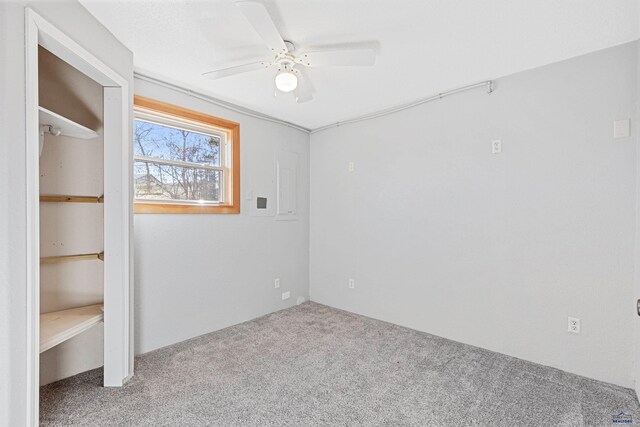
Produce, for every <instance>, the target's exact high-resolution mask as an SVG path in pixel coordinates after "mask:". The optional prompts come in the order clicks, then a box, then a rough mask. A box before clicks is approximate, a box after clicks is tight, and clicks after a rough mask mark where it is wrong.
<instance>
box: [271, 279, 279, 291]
mask: <svg viewBox="0 0 640 427" xmlns="http://www.w3.org/2000/svg"><path fill="white" fill-rule="evenodd" d="M273 287H274V288H275V289H278V288H279V287H280V278H277V279H276V280H274V281H273Z"/></svg>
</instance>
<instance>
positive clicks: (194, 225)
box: [134, 79, 309, 353]
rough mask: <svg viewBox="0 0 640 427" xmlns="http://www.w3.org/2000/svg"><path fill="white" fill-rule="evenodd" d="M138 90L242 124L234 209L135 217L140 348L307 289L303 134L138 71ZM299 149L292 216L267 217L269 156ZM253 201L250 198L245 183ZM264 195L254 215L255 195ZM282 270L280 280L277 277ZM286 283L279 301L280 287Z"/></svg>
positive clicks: (272, 184)
mask: <svg viewBox="0 0 640 427" xmlns="http://www.w3.org/2000/svg"><path fill="white" fill-rule="evenodd" d="M135 93H136V94H138V95H142V96H145V97H149V98H153V99H157V100H160V101H164V102H168V103H171V104H175V105H179V106H181V107H185V108H189V109H193V110H197V111H200V112H204V113H207V114H212V115H215V116H218V117H221V118H224V119H228V120H232V121H236V122H238V123H240V159H241V169H240V172H241V179H240V189H241V200H242V203H241V213H240V214H239V215H219V214H217V215H167V214H163V215H150V214H138V215H136V216H135V227H134V228H135V233H134V235H135V280H136V295H135V304H136V309H135V311H136V319H135V324H136V352H137V353H143V352H147V351H150V350H153V349H156V348H159V347H163V346H167V345H169V344H173V343H176V342H179V341H182V340H185V339H188V338H192V337H195V336H198V335H202V334H205V333H207V332H211V331H215V330H218V329H221V328H224V327H227V326H230V325H233V324H237V323H240V322H243V321H246V320H249V319H253V318H255V317H258V316H261V315H264V314H267V313H270V312H273V311H276V310H280V309H283V308H286V307H290V306H292V305H295V303H296V300H297V298H298V297H304V298H305V299H307V298H308V289H309V269H308V264H309V135H308V134H306V133H303V132H300V131H298V130H295V129H292V128H289V127H286V126H284V125H281V124H276V123H271V122H266V121H263V120H259V119H256V118H251V117H248V116H245V115H242V114H238V113H235V112H233V111H229V110H226V109H223V108H221V107H217V106H215V105H214V104H211V103H209V102H206V101H203V100H201V99H197V98H192V97H189V96H187V95H185V94H183V93H181V92H177V91H174V90H172V89H168V88H165V87H163V86H159V85H156V84H154V83H150V82H148V81H143V80H139V79H136V80H135ZM279 152H294V153H297V154H298V159H299V168H298V190H297V200H298V212H299V215H298V220H296V221H278V220H276V219H275V217H274V216H273V214H274V209H273V208H274V207H275V191H276V167H275V161H276V157H277V155H278V153H279ZM249 191H251V192H252V193H253V200H247V199H246V195H247V192H249ZM257 196H267V197H268V202H267V206H268V208H269V209H268V211H267V212H266V214H267V216H257V215H258V214H259V213H258V212H257V211H256V210H255V203H256V201H255V197H257ZM276 277H279V278H280V279H281V286H280V289H274V286H273V280H274V278H276ZM285 291H291V298H290V299H289V300H287V301H282V299H281V293H282V292H285Z"/></svg>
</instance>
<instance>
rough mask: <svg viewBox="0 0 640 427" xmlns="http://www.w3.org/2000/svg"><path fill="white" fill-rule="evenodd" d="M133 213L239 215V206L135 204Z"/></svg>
mask: <svg viewBox="0 0 640 427" xmlns="http://www.w3.org/2000/svg"><path fill="white" fill-rule="evenodd" d="M133 213H136V214H239V213H240V205H215V206H211V205H207V206H200V205H190V204H179V203H144V202H135V203H134V204H133Z"/></svg>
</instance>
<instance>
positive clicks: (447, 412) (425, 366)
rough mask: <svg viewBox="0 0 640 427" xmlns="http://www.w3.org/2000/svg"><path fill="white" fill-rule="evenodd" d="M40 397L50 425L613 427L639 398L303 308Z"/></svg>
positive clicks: (638, 413) (638, 411)
mask: <svg viewBox="0 0 640 427" xmlns="http://www.w3.org/2000/svg"><path fill="white" fill-rule="evenodd" d="M101 381H102V374H101V370H94V371H89V372H86V373H83V374H80V375H77V376H75V377H72V378H68V379H66V380H62V381H59V382H56V383H53V384H50V385H48V386H44V387H42V388H41V393H40V398H41V410H40V414H41V424H42V425H47V426H54V425H82V426H103V425H104V426H225V427H227V426H320V425H322V426H467V425H478V426H509V427H512V426H612V425H620V424H614V423H613V416H614V415H617V414H619V413H620V412H621V411H624V412H625V414H629V415H631V416H632V418H633V422H634V423H632V424H626V425H637V424H635V423H637V421H638V420H639V419H640V406H639V405H638V402H637V400H636V398H635V395H634V393H633V392H632V391H631V390H629V389H624V388H621V387H617V386H613V385H610V384H605V383H602V382H598V381H594V380H590V379H587V378H584V377H580V376H576V375H572V374H568V373H566V372H563V371H560V370H557V369H552V368H548V367H544V366H540V365H537V364H534V363H529V362H525V361H523V360H520V359H516V358H512V357H508V356H504V355H501V354H498V353H493V352H491V351H487V350H483V349H480V348H477V347H472V346H468V345H465V344H460V343H457V342H454V341H450V340H447V339H443V338H439V337H436V336H433V335H429V334H426V333H422V332H417V331H414V330H411V329H407V328H403V327H400V326H395V325H392V324H389V323H385V322H380V321H377V320H373V319H369V318H366V317H362V316H358V315H355V314H351V313H347V312H344V311H340V310H336V309H332V308H330V307H326V306H323V305H319V304H315V303H305V304H302V305H299V306H297V307H294V308H291V309H287V310H284V311H280V312H277V313H274V314H270V315H267V316H264V317H262V318H259V319H256V320H253V321H250V322H246V323H243V324H240V325H237V326H233V327H230V328H227V329H224V330H221V331H217V332H214V333H211V334H207V335H204V336H201V337H198V338H194V339H192V340H189V341H186V342H183V343H179V344H176V345H173V346H171V347H167V348H163V349H160V350H157V351H154V352H151V353H147V354H144V355H141V356H139V357H137V358H136V375H135V377H134V378H133V379H132V380H131V381H129V383H128V384H126V385H125V386H124V387H122V388H103V387H101V385H100V384H101Z"/></svg>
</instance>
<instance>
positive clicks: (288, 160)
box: [276, 151, 298, 220]
mask: <svg viewBox="0 0 640 427" xmlns="http://www.w3.org/2000/svg"><path fill="white" fill-rule="evenodd" d="M276 168H277V188H278V190H277V196H278V197H277V211H276V218H277V219H280V220H295V219H298V211H297V201H296V195H297V193H298V154H297V153H292V152H287V151H281V152H279V153H278V159H277V164H276Z"/></svg>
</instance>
